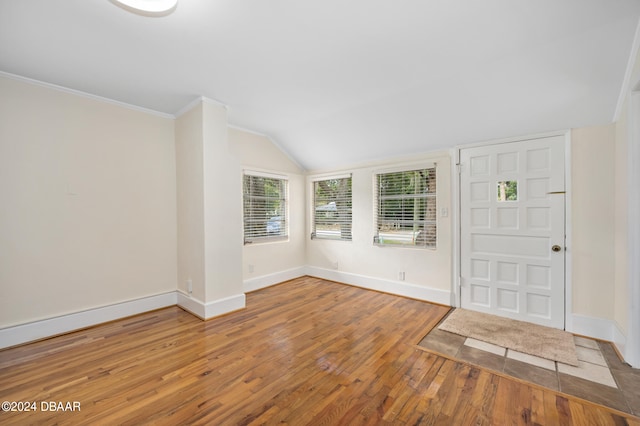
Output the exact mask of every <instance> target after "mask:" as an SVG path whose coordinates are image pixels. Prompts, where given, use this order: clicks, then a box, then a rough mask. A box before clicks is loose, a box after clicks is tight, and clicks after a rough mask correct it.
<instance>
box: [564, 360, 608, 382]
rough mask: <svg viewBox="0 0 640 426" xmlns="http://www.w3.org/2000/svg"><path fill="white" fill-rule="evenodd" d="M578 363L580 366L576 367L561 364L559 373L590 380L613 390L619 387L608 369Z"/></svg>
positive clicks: (582, 362) (581, 362)
mask: <svg viewBox="0 0 640 426" xmlns="http://www.w3.org/2000/svg"><path fill="white" fill-rule="evenodd" d="M578 363H579V366H578V367H574V366H573V365H567V364H563V363H561V362H559V363H558V372H560V373H564V374H569V375H571V376H575V377H580V378H581V379H585V380H590V381H592V382H596V383H600V384H603V385H607V386H610V387H612V388H617V387H618V386H617V385H616V382H615V380H614V379H613V376H612V375H611V372H610V371H609V369H608V368H606V367H601V366H599V365H595V364H591V363H588V362H584V361H578Z"/></svg>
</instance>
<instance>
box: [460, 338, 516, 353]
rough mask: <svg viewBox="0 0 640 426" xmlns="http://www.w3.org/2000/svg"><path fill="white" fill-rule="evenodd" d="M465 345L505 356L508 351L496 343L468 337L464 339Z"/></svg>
mask: <svg viewBox="0 0 640 426" xmlns="http://www.w3.org/2000/svg"><path fill="white" fill-rule="evenodd" d="M464 344H465V346H470V347H472V348H476V349H480V350H483V351H486V352H491V353H492V354H496V355H500V356H504V353H505V351H506V349H505V348H503V347H502V346H498V345H494V344H492V343H487V342H483V341H481V340H476V339H472V338H471V337H468V338H467V340H465V341H464Z"/></svg>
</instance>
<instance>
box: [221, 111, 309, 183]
mask: <svg viewBox="0 0 640 426" xmlns="http://www.w3.org/2000/svg"><path fill="white" fill-rule="evenodd" d="M227 127H230V128H232V129H236V130H240V131H241V132H247V133H252V134H254V135H256V136H262V137H263V138H267V139H269V142H271V143H272V144H273V146H275V147H276V148H278V150H279V151H280V152H282V153H283V154H284V156H285V157H287V158H288V159H289V161H291V162H292V163H293V164H295V165H296V167H298V169H300V170H301V171H302V172H305V171H306V170H305V168H304V167H303V166H302V164H300V162H299V161H298V160H296V159H295V158H293V156H292V155H291V154H289V151H287V150H286V149H284V148H283V147H282V145H280V144H279V143H278V142H276V141H275V139H273V138H272V137H271V136H269V135H267V134H265V133H260V132H257V131H255V130H251V129H247V128H246V127H242V126H238V125H236V124H231V123H229V124H227Z"/></svg>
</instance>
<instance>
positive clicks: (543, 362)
mask: <svg viewBox="0 0 640 426" xmlns="http://www.w3.org/2000/svg"><path fill="white" fill-rule="evenodd" d="M507 358H511V359H515V360H516V361H521V362H526V363H527V364H531V365H536V366H538V367H542V368H546V369H547V370H551V371H556V363H555V362H554V361H551V360H550V359H544V358H540V357H539V356H535V355H529V354H525V353H522V352H518V351H514V350H513V349H509V350H508V351H507Z"/></svg>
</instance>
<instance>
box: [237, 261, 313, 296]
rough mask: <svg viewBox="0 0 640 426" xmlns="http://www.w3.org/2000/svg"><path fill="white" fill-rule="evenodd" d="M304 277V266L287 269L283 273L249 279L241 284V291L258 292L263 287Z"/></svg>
mask: <svg viewBox="0 0 640 426" xmlns="http://www.w3.org/2000/svg"><path fill="white" fill-rule="evenodd" d="M305 275H306V269H305V267H304V266H300V267H298V268H292V269H287V270H285V271H280V272H275V273H273V274H267V275H261V276H259V277H255V278H249V279H246V280H244V282H243V283H242V290H243V291H244V292H245V293H247V292H250V291H255V290H260V289H262V288H265V287H270V286H272V285H275V284H280V283H283V282H285V281H289V280H292V279H294V278H299V277H303V276H305Z"/></svg>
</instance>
